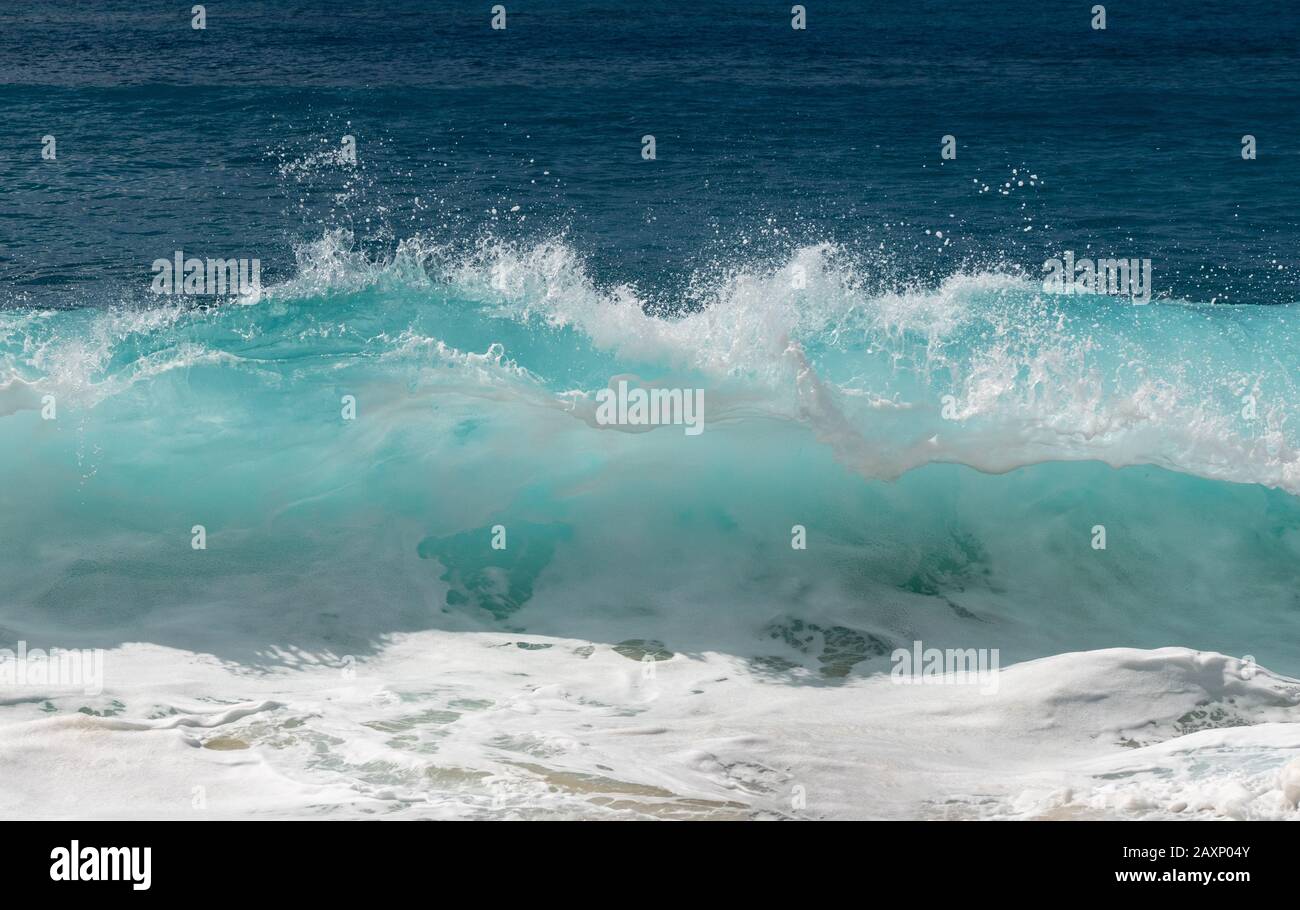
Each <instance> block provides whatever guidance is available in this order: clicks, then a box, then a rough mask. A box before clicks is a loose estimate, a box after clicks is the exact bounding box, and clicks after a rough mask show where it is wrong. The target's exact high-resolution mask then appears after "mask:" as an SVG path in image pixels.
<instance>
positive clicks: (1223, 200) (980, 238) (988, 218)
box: [0, 0, 1300, 307]
mask: <svg viewBox="0 0 1300 910" xmlns="http://www.w3.org/2000/svg"><path fill="white" fill-rule="evenodd" d="M505 5H506V7H507V13H508V18H507V28H506V29H505V30H503V31H494V30H492V29H491V28H490V27H489V22H490V18H491V13H490V7H491V4H484V3H467V2H446V0H384V2H352V0H348V2H344V0H322V2H314V3H301V2H253V0H227V2H220V3H213V4H209V5H208V9H207V15H208V23H207V28H206V29H205V30H202V31H199V30H194V29H192V28H191V27H190V18H191V17H190V12H189V10H190V5H189V4H184V3H170V2H158V0H104V2H96V3H91V4H69V3H64V2H57V0H56V2H41V0H35V2H16V0H6V2H4V3H3V5H2V7H0V19H2V24H0V83H2V85H0V123H2V124H3V129H0V186H3V188H4V190H3V192H4V203H3V205H0V306H9V305H13V304H14V303H17V302H23V301H29V302H33V301H35V302H39V303H40V304H42V305H46V304H55V305H82V304H102V303H105V302H113V301H115V300H117V299H119V298H121V297H122V296H124V295H130V294H131V293H132V292H133V291H134V290H135V289H137V288H138V287H140V286H141V285H143V284H147V280H148V278H149V274H150V273H149V264H150V263H151V262H152V261H153V260H154V259H155V258H156V257H158V256H166V255H168V254H169V253H170V252H171V251H173V250H174V249H176V248H183V249H185V250H187V251H189V250H193V251H195V253H196V254H198V255H223V256H235V255H239V256H257V257H259V258H260V259H261V260H262V262H263V269H264V273H265V274H266V275H267V276H269V277H270V279H271V280H275V279H276V278H280V279H283V278H285V277H288V276H289V275H292V274H293V273H294V271H295V260H294V255H293V249H294V246H295V244H298V243H301V242H303V241H309V240H314V239H318V238H319V237H320V236H321V234H322V232H323V231H324V230H325V229H327V228H337V227H345V228H348V229H349V230H351V231H353V232H354V238H355V243H356V244H357V245H359V246H360V247H362V248H365V249H367V250H370V251H373V252H376V253H379V252H381V251H384V250H387V251H389V252H391V250H392V249H393V248H394V246H395V244H396V242H397V241H399V240H401V239H402V238H406V237H410V236H412V235H414V234H417V233H419V234H427V235H431V236H435V237H437V238H438V239H439V241H440V242H444V243H445V242H464V241H467V240H469V239H472V238H477V237H480V236H482V235H484V234H490V235H491V236H494V237H497V238H505V237H523V238H532V239H536V238H549V237H553V236H555V235H557V233H560V232H562V233H563V235H564V236H565V237H566V238H567V239H568V242H569V243H570V244H571V245H572V246H573V247H574V249H575V250H577V251H579V252H580V253H581V254H582V255H583V257H584V259H585V261H586V262H587V265H588V267H589V269H590V270H591V272H592V274H593V275H594V277H595V278H596V279H597V280H598V281H600V282H606V283H618V282H630V283H634V284H635V285H636V286H637V287H638V288H640V289H641V290H642V291H643V293H644V294H645V295H646V297H647V298H650V299H653V300H655V301H656V302H659V303H662V304H664V305H667V306H670V307H673V306H679V305H680V304H681V300H680V296H681V292H682V290H683V288H684V287H686V286H688V285H689V284H690V282H691V279H692V276H693V275H695V276H698V275H699V274H702V273H708V272H710V271H713V270H717V269H726V268H730V267H734V266H736V265H737V264H739V263H742V262H762V261H765V260H767V259H769V258H771V257H776V258H780V257H782V256H784V255H786V254H787V253H788V252H789V251H790V250H791V249H793V248H795V247H797V246H798V245H800V244H806V243H814V242H823V241H832V242H836V243H839V244H843V245H846V246H849V247H855V248H858V249H860V250H864V251H872V252H874V253H875V254H876V255H875V257H874V259H873V267H872V272H873V274H878V275H880V276H888V279H887V280H889V281H892V280H895V279H898V280H902V279H908V278H919V279H922V280H926V281H932V282H933V281H938V280H939V279H942V278H943V277H946V276H947V275H949V274H951V273H953V272H954V271H957V270H958V269H960V268H963V267H970V266H972V265H974V266H984V265H991V264H996V265H1005V266H1012V267H1020V268H1024V269H1027V270H1029V271H1031V272H1032V273H1034V274H1037V272H1038V270H1039V268H1040V266H1041V263H1042V262H1043V261H1044V260H1045V259H1047V258H1049V257H1051V256H1054V255H1059V253H1060V252H1061V251H1062V250H1063V249H1075V248H1078V249H1083V248H1087V247H1088V246H1089V245H1091V248H1092V249H1094V250H1096V251H1098V254H1099V255H1111V254H1113V255H1117V256H1137V257H1149V258H1151V259H1152V260H1153V263H1154V274H1155V285H1156V288H1155V289H1156V293H1157V294H1165V295H1171V296H1174V297H1181V298H1185V299H1189V300H1206V301H1208V300H1211V299H1217V300H1219V301H1223V300H1225V299H1229V300H1233V301H1237V302H1250V303H1278V302H1289V301H1294V300H1295V299H1296V298H1297V273H1296V269H1297V242H1296V223H1297V211H1300V181H1297V179H1296V170H1297V163H1298V162H1300V118H1297V116H1296V112H1297V110H1300V59H1298V57H1300V9H1297V7H1296V6H1295V5H1294V4H1288V3H1283V4H1276V3H1266V2H1243V3H1233V4H1210V3H1192V4H1178V5H1177V7H1176V8H1173V7H1171V6H1170V5H1169V4H1167V3H1162V2H1125V3H1116V4H1111V5H1109V6H1108V21H1107V26H1108V27H1107V29H1106V30H1104V31H1096V30H1093V29H1092V28H1091V27H1090V20H1091V13H1090V12H1089V8H1090V6H1091V4H1080V3H1074V2H1061V0H1047V2H1041V0H1040V2H1024V0H1013V2H1003V3H977V2H960V3H949V2H944V3H940V2H916V0H905V2H900V0H886V2H881V3H869V4H868V3H863V2H856V0H821V2H814V3H810V4H805V5H806V6H807V8H808V28H807V29H806V30H805V31H795V30H792V29H791V27H790V20H791V16H790V6H791V4H789V3H785V2H768V0H743V2H738V0H716V2H707V3H667V2H665V3H632V2H620V0H607V2H591V0H545V2H541V0H518V2H514V3H508V4H505ZM48 134H52V135H54V136H55V137H56V139H57V143H58V160H57V161H56V162H49V161H43V160H42V159H41V156H40V154H39V153H40V150H41V144H40V140H41V137H42V136H44V135H48ZM345 134H352V135H355V136H356V137H357V141H358V151H359V160H358V164H357V166H356V167H355V168H329V167H320V168H314V169H309V170H308V171H307V172H305V173H303V172H300V173H296V174H294V175H292V176H285V175H284V174H282V173H281V171H280V170H279V165H280V164H282V163H284V162H285V161H291V160H295V159H298V158H300V157H302V156H303V155H305V154H308V153H310V152H312V151H319V150H320V148H321V145H322V143H324V144H326V145H331V146H333V145H337V143H338V142H339V139H340V137H341V136H343V135H345ZM644 134H652V135H654V136H655V137H656V142H657V154H658V158H657V160H656V161H654V162H646V161H643V160H642V159H641V157H640V155H639V152H640V138H641V136H642V135H644ZM946 134H950V135H953V136H955V137H956V139H957V142H958V157H957V158H956V159H955V160H953V161H941V160H940V157H939V144H940V137H942V136H944V135H946ZM1244 134H1252V135H1254V136H1256V137H1257V142H1258V148H1259V154H1258V158H1257V159H1256V160H1254V161H1243V160H1242V158H1241V155H1240V149H1241V137H1242V135H1244ZM1026 174H1035V175H1037V178H1038V179H1037V180H1035V181H1034V184H1035V185H1033V186H1030V185H1029V181H1025V185H1024V186H1023V187H1021V186H1020V185H1019V180H1020V179H1021V178H1023V177H1024V176H1025V175H1026ZM1008 182H1010V183H1011V188H1010V192H1008V193H1006V194H1005V195H1004V194H1003V193H1001V192H999V190H1001V189H1002V188H1004V185H1005V184H1007V183H1008ZM984 186H988V187H989V188H990V189H989V190H988V191H987V192H981V188H982V187H984ZM514 206H519V207H520V208H519V210H518V211H515V212H512V211H511V210H512V209H513V208H514ZM938 231H942V233H943V237H944V239H943V240H936V238H935V233H934V232H938ZM927 232H928V233H927Z"/></svg>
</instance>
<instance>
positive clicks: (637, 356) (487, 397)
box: [0, 235, 1300, 673]
mask: <svg viewBox="0 0 1300 910" xmlns="http://www.w3.org/2000/svg"><path fill="white" fill-rule="evenodd" d="M300 256H301V262H300V271H299V274H298V276H297V277H296V278H295V279H293V280H291V281H288V282H285V283H282V284H278V285H274V286H271V287H269V288H267V289H265V290H264V291H263V293H262V294H261V296H260V298H259V299H257V300H256V302H253V303H248V302H243V303H240V302H233V301H232V302H226V303H224V304H223V305H220V306H211V307H184V306H175V305H164V306H152V307H147V308H139V307H137V308H131V307H121V308H99V309H80V310H72V311H6V312H3V313H0V371H3V373H4V374H7V375H10V376H12V377H14V378H13V379H11V380H10V381H9V382H8V383H7V384H6V385H5V386H3V387H0V389H2V391H0V414H3V415H4V416H2V417H0V436H2V437H3V438H4V440H5V445H4V446H3V447H0V472H2V473H3V476H4V477H5V478H6V483H5V484H4V487H3V490H2V491H0V504H2V505H3V510H2V511H0V536H2V537H3V539H4V540H5V542H6V544H5V547H4V548H3V553H2V555H0V560H2V561H3V569H4V571H3V572H0V601H2V602H3V603H5V604H6V605H7V606H6V609H5V612H4V614H3V616H2V617H0V622H2V624H3V631H4V634H5V637H7V638H13V639H28V640H45V639H54V640H58V641H60V642H61V643H63V644H64V645H65V646H68V647H72V646H80V647H89V646H110V645H116V644H119V643H121V642H124V641H135V640H148V641H152V642H155V643H159V644H168V645H174V646H177V647H184V648H188V649H191V650H199V651H207V652H210V653H214V654H216V655H217V656H219V657H222V658H227V659H232V660H240V661H253V662H257V661H259V660H265V659H268V658H267V657H266V655H265V653H264V652H266V651H267V650H268V649H270V648H271V647H272V646H275V647H281V646H293V647H301V648H305V649H308V650H312V649H315V650H328V651H332V652H333V653H337V654H343V653H350V654H361V653H366V652H367V650H368V649H371V648H373V647H376V646H377V643H379V642H381V641H382V640H383V639H384V636H386V635H387V634H389V633H394V632H400V631H411V630H417V629H424V628H444V629H510V630H527V631H529V632H534V633H539V634H548V635H560V636H568V637H574V638H586V639H590V640H597V641H618V640H622V639H624V638H628V637H633V636H637V637H644V638H655V639H659V640H665V641H669V642H670V643H671V644H672V646H673V647H674V648H676V649H677V650H680V651H685V652H693V651H706V650H736V649H746V648H759V647H761V644H755V643H761V642H762V641H763V640H764V639H766V638H769V637H771V636H772V635H775V634H777V631H776V630H781V629H785V628H788V627H789V625H790V623H792V622H805V623H814V624H817V625H820V626H821V627H823V628H830V627H838V628H841V629H844V630H850V633H851V635H852V636H855V637H853V638H852V640H851V642H850V650H853V649H856V650H855V651H854V653H855V654H856V655H857V658H858V659H860V660H868V661H870V660H874V659H879V658H880V648H881V647H883V646H884V645H888V646H890V647H892V646H894V645H895V644H896V643H898V642H910V641H912V640H914V639H917V638H921V639H924V640H926V641H927V642H936V643H940V644H941V643H942V642H945V641H946V642H950V643H952V644H954V645H959V646H961V647H996V648H1000V649H1001V650H1002V654H1003V661H1004V663H1011V662H1013V661H1016V660H1021V659H1025V658H1029V657H1037V656H1042V655H1046V654H1054V653H1059V652H1062V651H1069V650H1082V649H1093V648H1103V647H1110V646H1134V647H1158V646H1162V645H1169V644H1178V645H1184V646H1189V647H1195V648H1202V649H1211V650H1217V651H1221V652H1223V653H1228V654H1237V655H1245V654H1251V655H1253V656H1255V657H1256V658H1257V659H1258V660H1259V661H1260V662H1261V663H1263V664H1265V665H1268V666H1270V667H1271V668H1273V669H1275V670H1278V671H1280V672H1291V673H1294V672H1296V671H1297V670H1300V644H1298V643H1297V639H1296V637H1295V636H1293V635H1290V634H1288V633H1287V630H1288V629H1292V628H1294V622H1295V619H1296V615H1297V610H1300V589H1298V588H1297V585H1296V574H1295V566H1296V565H1297V557H1298V556H1300V498H1298V496H1297V494H1300V451H1298V442H1300V441H1298V440H1297V435H1296V434H1297V414H1296V407H1297V405H1296V402H1297V400H1298V399H1297V395H1296V391H1297V390H1296V383H1297V374H1296V371H1295V370H1294V363H1295V361H1294V356H1295V355H1294V352H1295V351H1296V350H1297V349H1298V348H1297V345H1298V344H1300V322H1298V321H1297V319H1296V317H1295V311H1294V309H1293V308H1291V307H1230V306H1222V305H1207V304H1196V303H1187V302H1180V301H1161V302H1156V303H1152V304H1151V305H1148V306H1133V305H1131V304H1129V303H1127V302H1125V301H1122V300H1119V299H1116V298H1108V297H1095V296H1081V295H1076V296H1059V295H1048V294H1044V293H1043V292H1042V290H1041V288H1039V287H1037V286H1036V285H1035V284H1034V283H1033V282H1031V281H1028V280H1026V279H1023V278H1018V277H1014V276H1008V275H1000V274H993V273H981V274H971V275H958V276H955V277H953V278H951V279H948V280H947V281H945V282H943V283H942V284H941V285H938V286H935V287H928V288H926V287H918V288H915V289H913V290H910V291H903V292H898V293H892V294H880V293H877V292H875V291H873V290H868V289H867V288H868V287H869V284H868V283H866V282H865V281H864V279H862V278H861V277H860V270H862V269H864V268H865V267H864V266H862V265H861V264H857V263H854V262H852V261H850V260H847V259H845V258H844V257H843V256H842V255H840V254H837V253H836V251H835V250H833V249H829V248H806V249H803V250H800V251H799V252H797V253H796V254H795V256H794V257H793V258H792V259H791V260H790V261H789V262H787V263H786V264H784V265H782V266H780V267H773V268H772V269H769V270H763V271H738V272H736V273H734V274H733V275H732V276H730V277H729V278H728V279H726V280H724V281H720V282H718V283H715V284H713V285H711V286H704V285H700V286H699V287H698V289H697V303H698V304H699V306H698V307H696V308H695V311H694V312H693V313H691V314H690V315H680V316H653V315H646V314H645V313H644V312H643V306H642V304H641V301H639V300H638V299H637V298H636V296H635V293H634V292H633V291H632V290H631V289H622V290H616V291H609V290H602V289H600V288H598V287H597V286H596V284H595V283H594V282H593V281H592V280H591V279H590V278H589V277H588V275H587V274H586V271H585V270H584V266H583V263H582V261H581V257H580V256H578V255H577V254H575V253H574V251H573V250H572V249H570V248H568V247H566V246H564V245H563V244H558V243H557V244H551V245H541V246H537V247H515V246H509V245H497V246H488V247H484V248H483V249H481V250H480V251H479V252H478V253H477V254H475V255H472V256H460V255H459V254H456V255H453V254H451V253H448V252H447V251H445V250H442V249H440V248H438V247H436V246H433V245H419V244H415V243H411V244H407V245H406V246H405V247H404V249H403V251H402V253H400V254H399V255H398V256H396V257H393V258H390V259H387V260H381V261H372V260H367V259H365V258H364V257H362V256H360V255H359V254H357V253H355V252H350V251H349V244H348V238H346V237H345V236H340V235H329V236H327V237H326V238H324V239H323V240H321V241H319V242H317V243H315V244H311V245H308V246H306V247H304V248H303V249H302V250H301V251H300ZM796 269H799V270H800V271H801V273H802V274H804V275H806V276H807V280H806V282H802V284H803V285H804V286H802V287H798V286H795V285H797V284H799V283H800V282H794V281H792V279H791V276H792V275H793V274H795V270H796ZM494 276H504V278H501V277H497V280H496V281H495V282H494ZM614 377H630V378H631V379H632V381H634V382H637V381H639V382H644V383H646V384H655V385H661V386H667V387H675V388H687V389H703V390H704V401H705V410H704V427H705V429H704V432H703V433H702V434H701V435H699V436H688V435H686V434H685V433H684V432H683V430H682V428H681V427H680V426H659V427H653V428H650V429H649V431H648V432H645V431H641V432H636V431H635V430H643V429H644V428H633V427H626V426H605V425H601V424H600V423H598V422H597V421H596V419H595V416H594V414H595V393H596V392H597V391H598V390H599V389H601V388H604V387H606V386H607V385H609V384H610V383H611V381H612V379H613V378H614ZM47 395H48V396H53V402H54V404H55V414H54V419H43V414H42V409H43V408H45V407H46V406H47V405H48V403H49V399H46V398H45V396H47ZM345 396H352V401H353V403H354V406H355V416H354V417H353V418H352V419H348V418H347V417H345V414H344V412H345V410H346V409H347V407H348V399H346V397H345ZM945 396H951V397H950V398H945ZM1248 404H1249V407H1248ZM945 406H947V407H948V414H947V415H945V414H944V410H945ZM47 413H48V411H47ZM349 416H350V415H349ZM196 525H201V526H203V529H204V532H205V534H206V549H202V550H196V549H194V548H193V541H194V528H195V526H196ZM498 525H499V526H502V527H503V528H504V529H505V534H506V535H507V537H506V539H507V545H506V547H505V549H504V550H494V549H492V548H491V546H489V541H490V540H491V537H492V534H493V528H494V527H495V526H498ZM795 525H802V526H804V528H805V529H806V535H807V540H808V546H807V549H805V550H797V549H794V548H792V546H791V540H792V528H793V527H794V526H795ZM1098 525H1101V526H1104V528H1105V535H1106V540H1105V549H1104V550H1101V549H1095V548H1094V546H1093V542H1094V539H1095V537H1096V532H1095V528H1096V526H1098ZM846 634H849V633H846ZM746 641H749V642H750V643H749V644H746V643H745V642H746ZM882 643H883V644H882ZM872 666H874V664H871V663H867V664H863V665H861V667H860V669H862V670H867V669H870V668H871V667H872Z"/></svg>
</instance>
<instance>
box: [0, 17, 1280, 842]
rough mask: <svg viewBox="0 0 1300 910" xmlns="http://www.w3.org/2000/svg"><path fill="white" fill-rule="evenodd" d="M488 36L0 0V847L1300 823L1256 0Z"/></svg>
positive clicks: (663, 23) (592, 27)
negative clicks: (614, 391) (199, 265)
mask: <svg viewBox="0 0 1300 910" xmlns="http://www.w3.org/2000/svg"><path fill="white" fill-rule="evenodd" d="M503 2H504V6H505V8H506V11H507V12H506V16H507V24H506V28H504V29H499V30H494V29H493V28H492V27H491V19H492V12H491V4H471V3H461V2H436V0H434V2H430V0H420V2H406V0H387V2H383V3H380V2H347V3H344V2H336V0H322V2H314V3H294V2H286V3H257V2H251V0H223V2H221V3H211V4H207V8H206V28H204V29H195V28H192V27H191V19H192V15H191V13H190V12H189V10H190V7H191V4H172V3H162V2H155V0H132V2H115V0H107V2H99V3H96V4H93V5H80V4H68V3H60V2H27V3H17V2H0V657H3V649H11V650H12V651H14V652H15V653H16V652H17V651H18V648H19V643H23V646H24V647H26V648H44V649H50V648H63V649H91V650H93V649H101V650H102V651H103V679H102V686H95V687H85V686H69V685H61V684H56V681H54V680H45V681H36V682H33V681H32V680H31V679H30V678H27V679H23V678H20V677H17V676H14V675H12V674H11V675H10V676H8V677H7V676H6V675H5V661H4V660H3V659H0V816H4V817H64V816H78V817H80V816H93V817H121V816H146V817H159V816H165V817H183V818H189V817H350V816H360V815H366V816H378V817H393V818H426V817H427V818H465V817H472V818H480V817H481V818H519V817H525V818H534V817H548V818H549V817H556V818H862V817H891V818H901V817H926V818H1166V817H1199V818H1223V817H1228V818H1296V817H1297V803H1298V802H1300V682H1298V681H1297V678H1300V242H1298V241H1297V236H1298V235H1297V227H1300V214H1298V213H1300V180H1297V178H1296V174H1297V170H1298V168H1297V166H1298V165H1300V118H1297V117H1296V112H1297V111H1300V7H1296V6H1294V5H1289V4H1281V5H1279V4H1269V3H1263V2H1245V3H1239V4H1233V5H1231V6H1224V5H1217V4H1190V5H1186V6H1184V5H1180V6H1179V7H1178V8H1177V9H1174V8H1171V7H1170V6H1169V5H1168V4H1166V3H1155V2H1137V3H1125V4H1122V5H1121V4H1109V5H1107V10H1108V21H1107V27H1106V29H1105V30H1097V29H1093V28H1092V27H1091V25H1090V21H1091V18H1092V15H1091V13H1090V12H1089V7H1090V6H1091V4H1083V5H1080V4H1075V3H1064V2H1024V0H1014V2H1008V3H1001V4H997V5H996V6H994V5H986V4H982V3H975V2H962V3H937V2H883V3H871V4H866V3H862V2H837V0H813V2H810V3H807V4H805V6H806V7H807V28H806V29H805V30H795V29H792V28H791V9H790V7H791V4H788V3H772V2H766V0H761V2H760V0H751V2H736V0H720V2H711V3H705V4H686V3H684V4H673V3H662V4H640V3H631V2H614V0H603V2H590V0H547V2H533V0H520V2H510V0H503ZM646 136H653V137H654V148H655V154H654V157H653V159H647V158H646V157H644V156H643V153H642V152H643V147H644V142H643V137H646ZM945 136H951V137H953V139H954V140H955V147H956V156H955V157H951V158H945V157H943V156H942V155H941V145H942V142H943V137H945ZM1244 136H1251V137H1253V138H1254V143H1255V147H1256V150H1257V156H1256V157H1253V158H1246V157H1243V154H1242V150H1243V137H1244ZM45 137H53V143H52V144H51V143H49V142H48V141H47V140H46V138H45ZM345 137H350V139H346V138H345ZM50 147H52V148H53V149H55V150H56V151H55V153H54V154H53V155H52V156H46V155H43V151H44V150H45V149H46V148H50ZM353 148H354V149H355V155H353V154H351V151H350V149H353ZM1067 251H1069V252H1072V253H1074V254H1075V255H1076V256H1077V257H1079V258H1093V259H1102V258H1111V257H1118V258H1133V259H1147V260H1150V262H1151V274H1152V280H1151V287H1150V291H1151V295H1150V296H1151V299H1150V302H1149V303H1145V304H1141V303H1135V302H1134V301H1133V300H1132V299H1131V298H1129V297H1126V296H1123V295H1118V296H1116V295H1105V294H1095V293H1061V292H1059V291H1056V290H1053V289H1050V288H1045V287H1044V285H1043V275H1044V271H1043V266H1044V263H1045V262H1046V261H1047V260H1050V259H1053V258H1059V257H1061V256H1062V255H1063V254H1064V253H1065V252H1067ZM182 252H183V255H184V256H185V257H191V256H192V257H200V258H205V259H206V258H218V259H227V258H230V259H235V258H247V259H257V260H258V261H259V263H260V276H261V282H260V286H259V287H258V288H257V289H256V290H255V291H254V292H253V293H250V294H246V295H225V296H193V295H190V296H187V295H160V294H157V293H155V292H154V289H153V284H154V280H155V272H154V269H153V265H154V262H155V260H158V259H163V260H168V261H171V260H172V259H173V257H174V256H175V255H176V254H178V253H182ZM620 379H621V380H627V381H628V382H629V383H631V384H632V385H633V386H642V387H646V388H650V387H654V388H666V389H685V390H701V391H702V396H703V402H704V410H703V427H704V431H703V432H702V433H699V434H698V435H694V434H691V433H687V432H684V428H683V427H682V426H680V425H666V426H629V425H619V424H608V423H605V422H603V420H602V419H601V416H600V410H599V398H598V396H599V395H600V394H601V390H604V389H608V388H611V387H613V386H615V385H616V384H617V382H618V380H620ZM797 529H798V530H797ZM1099 529H1100V531H1099ZM801 535H802V539H801V540H800V542H801V543H803V544H804V546H803V547H802V548H799V547H797V546H795V545H792V541H794V540H796V539H799V538H800V536H801ZM494 543H500V544H502V546H501V547H499V548H498V547H496V546H494ZM917 642H923V643H924V647H926V648H930V647H934V648H940V649H962V650H964V649H976V650H978V651H980V652H984V653H986V652H995V653H996V654H997V655H998V660H999V661H1000V669H998V670H996V671H995V675H994V677H993V681H994V684H987V683H989V680H988V679H985V680H984V681H983V682H984V683H986V684H982V685H978V686H972V685H961V684H957V683H953V684H942V683H936V684H934V685H904V686H900V685H895V684H894V683H895V682H896V681H897V680H896V679H895V678H894V677H893V676H892V674H891V669H892V666H893V663H894V658H893V657H892V656H891V655H893V653H894V652H895V650H896V649H904V650H909V651H910V650H911V649H912V648H913V646H914V645H915V643H917ZM15 659H16V658H10V660H11V661H13V660H15ZM950 682H952V681H951V680H950ZM90 688H94V689H97V690H98V691H88V689H90Z"/></svg>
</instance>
